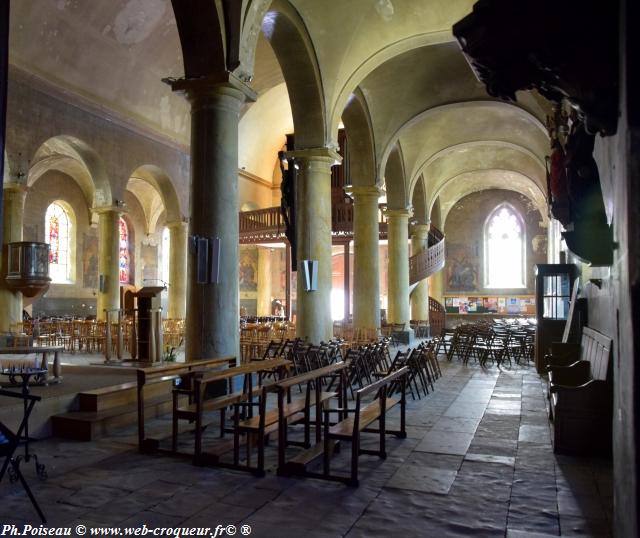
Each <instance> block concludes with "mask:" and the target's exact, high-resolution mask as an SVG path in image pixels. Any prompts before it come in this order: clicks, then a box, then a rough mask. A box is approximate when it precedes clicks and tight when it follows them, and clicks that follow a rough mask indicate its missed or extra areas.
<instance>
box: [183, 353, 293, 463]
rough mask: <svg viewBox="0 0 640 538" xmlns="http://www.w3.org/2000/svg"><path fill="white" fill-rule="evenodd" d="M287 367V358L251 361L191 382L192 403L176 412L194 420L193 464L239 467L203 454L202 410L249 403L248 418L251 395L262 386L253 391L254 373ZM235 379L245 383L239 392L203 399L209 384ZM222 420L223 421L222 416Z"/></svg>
mask: <svg viewBox="0 0 640 538" xmlns="http://www.w3.org/2000/svg"><path fill="white" fill-rule="evenodd" d="M290 365H291V361H289V360H287V359H282V358H280V359H268V360H261V361H253V362H249V363H247V364H243V365H241V366H236V367H234V368H227V369H225V370H220V371H216V372H211V373H208V374H205V375H203V376H201V377H196V379H195V381H194V385H195V388H194V402H193V403H192V404H190V405H189V406H188V407H185V408H182V409H181V410H180V411H179V412H180V417H181V418H188V419H191V420H194V421H195V446H194V454H193V461H194V463H195V464H199V465H201V464H213V465H220V466H231V467H238V466H236V465H227V464H224V463H223V462H221V461H220V455H219V454H208V453H204V452H203V450H202V433H203V426H204V425H205V416H204V413H205V411H222V410H223V409H226V408H227V407H229V406H231V405H238V404H240V403H245V402H246V403H247V404H249V416H250V417H251V416H252V415H253V412H252V409H251V407H250V404H252V403H253V396H254V395H255V394H256V392H258V391H259V390H262V388H261V387H258V390H255V389H254V387H253V374H258V375H259V376H260V375H261V374H262V373H264V372H273V371H278V372H280V373H282V371H283V370H285V369H286V368H288V367H289V366H290ZM237 376H242V377H243V381H244V382H243V389H242V390H241V391H239V392H235V393H231V394H225V395H222V396H218V397H215V398H211V399H208V400H207V399H205V394H206V391H207V387H208V386H209V385H211V384H219V383H220V382H229V381H232V380H233V378H235V377H237ZM259 381H260V380H259ZM231 384H232V383H231ZM221 420H223V417H222V416H221ZM237 420H238V419H237V418H236V419H235V422H237ZM235 422H234V424H235ZM234 431H235V429H234ZM174 447H175V444H174Z"/></svg>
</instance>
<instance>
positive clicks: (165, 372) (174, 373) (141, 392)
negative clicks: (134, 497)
mask: <svg viewBox="0 0 640 538" xmlns="http://www.w3.org/2000/svg"><path fill="white" fill-rule="evenodd" d="M235 364H236V358H235V357H220V358H214V359H202V360H198V361H191V362H178V363H170V364H163V365H161V366H150V367H147V368H138V369H137V371H136V377H137V400H138V450H140V452H153V451H156V450H158V449H159V445H160V441H159V440H158V439H152V438H148V437H146V435H145V424H144V408H145V387H146V386H147V385H151V384H155V383H161V382H163V381H168V380H171V379H177V378H178V377H179V376H180V375H183V374H187V373H190V372H193V371H195V370H204V369H207V368H209V369H211V368H221V367H224V366H234V365H235Z"/></svg>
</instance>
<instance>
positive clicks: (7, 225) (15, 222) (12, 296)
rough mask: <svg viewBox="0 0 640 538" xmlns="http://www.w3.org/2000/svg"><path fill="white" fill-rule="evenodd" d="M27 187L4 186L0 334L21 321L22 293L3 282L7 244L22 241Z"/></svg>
mask: <svg viewBox="0 0 640 538" xmlns="http://www.w3.org/2000/svg"><path fill="white" fill-rule="evenodd" d="M26 196H27V187H26V186H25V185H22V184H21V183H5V184H4V201H3V210H2V222H3V243H4V244H3V245H2V252H0V262H1V264H2V265H1V267H2V271H1V273H0V332H8V331H10V330H11V329H15V324H16V323H19V322H21V321H22V293H20V292H17V293H15V292H13V291H11V290H10V289H9V288H8V287H7V284H6V282H5V277H6V276H7V259H6V258H7V246H6V245H8V244H9V243H14V242H16V241H22V224H23V217H24V201H25V198H26Z"/></svg>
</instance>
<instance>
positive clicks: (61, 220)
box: [44, 202, 71, 283]
mask: <svg viewBox="0 0 640 538" xmlns="http://www.w3.org/2000/svg"><path fill="white" fill-rule="evenodd" d="M44 222H45V231H44V233H45V241H46V242H47V243H49V276H50V277H51V281H52V282H54V283H55V282H58V283H64V282H69V281H70V271H71V260H70V257H71V244H70V241H71V233H70V232H71V223H70V220H69V215H68V214H67V211H66V210H65V208H64V207H62V205H60V204H59V203H58V202H53V203H52V204H51V205H50V206H49V207H48V208H47V212H46V214H45V217H44Z"/></svg>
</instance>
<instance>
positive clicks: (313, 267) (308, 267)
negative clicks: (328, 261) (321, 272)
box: [302, 260, 318, 291]
mask: <svg viewBox="0 0 640 538" xmlns="http://www.w3.org/2000/svg"><path fill="white" fill-rule="evenodd" d="M302 273H303V277H304V280H303V282H304V289H305V291H317V289H318V260H302Z"/></svg>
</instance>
